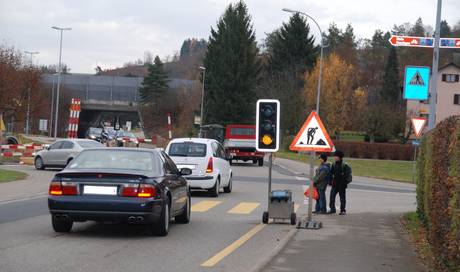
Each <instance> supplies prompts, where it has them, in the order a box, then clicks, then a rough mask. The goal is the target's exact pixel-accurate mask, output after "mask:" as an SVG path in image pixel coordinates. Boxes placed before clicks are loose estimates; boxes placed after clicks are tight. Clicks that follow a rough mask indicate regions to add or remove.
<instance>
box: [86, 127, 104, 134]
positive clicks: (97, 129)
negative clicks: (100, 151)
mask: <svg viewBox="0 0 460 272" xmlns="http://www.w3.org/2000/svg"><path fill="white" fill-rule="evenodd" d="M89 133H94V134H101V133H102V129H101V128H90V129H89Z"/></svg>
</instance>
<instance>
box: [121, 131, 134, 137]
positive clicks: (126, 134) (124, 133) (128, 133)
mask: <svg viewBox="0 0 460 272" xmlns="http://www.w3.org/2000/svg"><path fill="white" fill-rule="evenodd" d="M120 136H121V137H129V138H136V136H134V134H133V133H132V132H127V131H123V132H121V133H120Z"/></svg>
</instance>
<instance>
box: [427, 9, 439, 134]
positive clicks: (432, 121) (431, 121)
mask: <svg viewBox="0 0 460 272" xmlns="http://www.w3.org/2000/svg"><path fill="white" fill-rule="evenodd" d="M441 8H442V0H438V7H437V12H436V30H435V36H434V50H433V69H432V70H431V93H430V116H429V118H428V130H431V129H433V128H434V127H435V126H436V103H437V100H438V65H439V39H440V35H441Z"/></svg>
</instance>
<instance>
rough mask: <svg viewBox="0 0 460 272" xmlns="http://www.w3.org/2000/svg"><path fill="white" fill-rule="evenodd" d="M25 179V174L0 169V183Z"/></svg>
mask: <svg viewBox="0 0 460 272" xmlns="http://www.w3.org/2000/svg"><path fill="white" fill-rule="evenodd" d="M26 177H27V174H26V173H23V172H18V171H11V170H5V169H0V182H9V181H15V180H20V179H24V178H26Z"/></svg>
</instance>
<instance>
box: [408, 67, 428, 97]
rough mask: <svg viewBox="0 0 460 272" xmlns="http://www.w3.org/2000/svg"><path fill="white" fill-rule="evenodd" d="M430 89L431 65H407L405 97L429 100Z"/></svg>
mask: <svg viewBox="0 0 460 272" xmlns="http://www.w3.org/2000/svg"><path fill="white" fill-rule="evenodd" d="M429 89H430V67H426V66H406V71H405V73H404V99H409V100H427V99H428V92H429Z"/></svg>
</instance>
